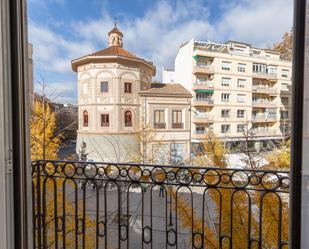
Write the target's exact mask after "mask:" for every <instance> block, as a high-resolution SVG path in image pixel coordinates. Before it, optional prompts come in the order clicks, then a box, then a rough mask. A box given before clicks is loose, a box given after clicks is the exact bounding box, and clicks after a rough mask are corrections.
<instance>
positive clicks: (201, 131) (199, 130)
mask: <svg viewBox="0 0 309 249" xmlns="http://www.w3.org/2000/svg"><path fill="white" fill-rule="evenodd" d="M205 130H206V129H205V126H196V127H195V133H196V134H204V133H205Z"/></svg>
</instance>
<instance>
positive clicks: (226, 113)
mask: <svg viewBox="0 0 309 249" xmlns="http://www.w3.org/2000/svg"><path fill="white" fill-rule="evenodd" d="M221 117H222V118H229V117H230V110H229V109H222V110H221Z"/></svg>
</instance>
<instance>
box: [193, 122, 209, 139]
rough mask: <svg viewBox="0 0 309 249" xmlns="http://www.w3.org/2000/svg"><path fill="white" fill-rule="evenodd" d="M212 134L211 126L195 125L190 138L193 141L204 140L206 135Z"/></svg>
mask: <svg viewBox="0 0 309 249" xmlns="http://www.w3.org/2000/svg"><path fill="white" fill-rule="evenodd" d="M211 132H213V128H212V125H198V124H197V125H196V126H195V130H194V131H193V134H192V138H194V139H204V140H205V139H206V138H207V136H208V134H210V133H211Z"/></svg>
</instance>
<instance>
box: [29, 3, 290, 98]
mask: <svg viewBox="0 0 309 249" xmlns="http://www.w3.org/2000/svg"><path fill="white" fill-rule="evenodd" d="M115 16H116V17H117V19H118V20H119V21H118V22H119V24H118V26H119V28H120V29H121V31H122V32H123V33H124V47H125V48H126V49H127V50H129V51H131V52H133V53H135V54H137V55H138V56H141V57H143V58H146V59H148V60H151V61H153V62H154V64H155V65H156V66H157V72H158V73H157V78H156V79H157V80H160V71H161V67H162V66H164V67H168V68H172V67H173V64H174V58H175V55H176V53H177V50H178V48H179V46H180V45H181V44H182V43H184V42H186V41H188V40H190V39H192V38H195V39H200V40H214V41H217V42H224V41H226V40H228V39H233V40H239V41H243V42H248V43H251V44H252V45H253V46H255V47H267V46H270V45H271V44H273V43H274V42H275V41H278V40H280V39H281V37H282V35H283V33H284V32H285V31H289V30H290V28H291V26H292V18H293V0H28V18H29V21H28V22H29V40H30V42H31V43H32V44H33V46H34V54H33V56H34V67H35V73H34V76H35V77H34V81H35V84H36V83H37V82H39V81H41V80H42V78H44V80H45V82H46V83H47V84H48V85H49V88H48V89H49V93H50V95H52V96H53V97H56V99H55V100H57V101H59V102H64V103H67V102H71V103H76V102H77V99H76V96H77V94H76V93H77V85H76V74H75V73H74V72H72V70H71V66H70V62H71V60H72V59H74V58H78V57H80V56H83V55H85V54H88V53H91V52H94V51H96V50H99V49H103V48H105V47H106V45H107V33H108V31H110V30H111V29H112V28H113V22H114V17H115ZM36 85H37V84H36ZM37 90H38V91H39V88H38V87H37Z"/></svg>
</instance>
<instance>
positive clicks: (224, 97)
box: [221, 93, 230, 102]
mask: <svg viewBox="0 0 309 249" xmlns="http://www.w3.org/2000/svg"><path fill="white" fill-rule="evenodd" d="M221 101H222V102H229V101H230V94H229V93H222V94H221Z"/></svg>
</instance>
